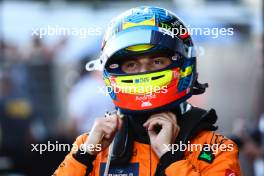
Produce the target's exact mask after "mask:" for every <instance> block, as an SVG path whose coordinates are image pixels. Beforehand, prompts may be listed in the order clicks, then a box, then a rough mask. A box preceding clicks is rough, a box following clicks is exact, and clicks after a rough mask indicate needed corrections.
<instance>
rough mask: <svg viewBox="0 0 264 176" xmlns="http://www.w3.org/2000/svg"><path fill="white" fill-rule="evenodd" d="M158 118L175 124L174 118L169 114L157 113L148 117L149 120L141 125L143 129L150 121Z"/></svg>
mask: <svg viewBox="0 0 264 176" xmlns="http://www.w3.org/2000/svg"><path fill="white" fill-rule="evenodd" d="M159 117H163V118H165V119H167V120H169V121H171V122H172V123H176V117H175V116H173V115H172V114H169V113H168V112H166V113H164V112H163V113H159V114H154V115H152V116H150V118H149V119H148V120H147V121H146V122H145V123H144V124H143V126H144V127H146V126H148V124H149V122H150V121H151V120H152V119H155V118H159Z"/></svg>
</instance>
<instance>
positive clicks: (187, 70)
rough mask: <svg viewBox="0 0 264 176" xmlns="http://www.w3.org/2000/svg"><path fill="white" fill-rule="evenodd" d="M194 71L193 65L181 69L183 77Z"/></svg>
mask: <svg viewBox="0 0 264 176" xmlns="http://www.w3.org/2000/svg"><path fill="white" fill-rule="evenodd" d="M191 73H192V66H188V67H186V68H185V70H184V71H182V70H181V77H182V78H183V77H186V76H188V75H190V74H191Z"/></svg>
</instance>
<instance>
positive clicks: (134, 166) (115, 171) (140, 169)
mask: <svg viewBox="0 0 264 176" xmlns="http://www.w3.org/2000/svg"><path fill="white" fill-rule="evenodd" d="M107 156H108V152H107V151H104V152H102V153H101V154H100V156H99V158H98V159H97V160H96V163H95V164H94V167H95V175H96V176H104V172H105V169H106V161H107ZM158 162H159V159H158V157H157V156H156V154H155V152H154V151H153V150H152V149H151V146H150V145H147V144H141V143H137V142H135V143H134V146H133V152H132V156H131V159H130V162H129V163H127V164H124V165H120V166H119V165H116V166H113V165H110V167H109V172H108V176H140V175H144V176H153V175H154V174H155V170H156V167H157V164H158Z"/></svg>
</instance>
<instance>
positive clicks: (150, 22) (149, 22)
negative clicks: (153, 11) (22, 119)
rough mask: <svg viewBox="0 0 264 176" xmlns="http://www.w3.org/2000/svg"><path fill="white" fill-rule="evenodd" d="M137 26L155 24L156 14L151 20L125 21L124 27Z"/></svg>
mask: <svg viewBox="0 0 264 176" xmlns="http://www.w3.org/2000/svg"><path fill="white" fill-rule="evenodd" d="M135 26H155V15H153V17H152V18H151V19H149V20H144V21H141V22H138V23H133V22H123V24H122V29H128V28H131V27H135Z"/></svg>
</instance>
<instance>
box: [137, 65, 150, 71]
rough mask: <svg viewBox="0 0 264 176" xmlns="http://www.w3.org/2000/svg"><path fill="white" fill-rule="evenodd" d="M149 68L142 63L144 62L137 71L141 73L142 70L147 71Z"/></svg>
mask: <svg viewBox="0 0 264 176" xmlns="http://www.w3.org/2000/svg"><path fill="white" fill-rule="evenodd" d="M150 70H151V68H150V67H149V66H148V64H146V63H144V64H141V66H140V70H139V72H140V73H143V72H147V71H150Z"/></svg>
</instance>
